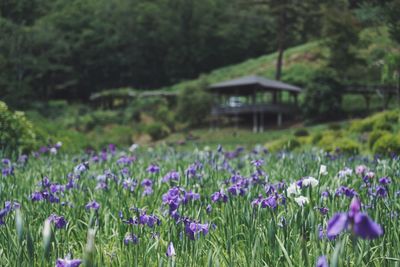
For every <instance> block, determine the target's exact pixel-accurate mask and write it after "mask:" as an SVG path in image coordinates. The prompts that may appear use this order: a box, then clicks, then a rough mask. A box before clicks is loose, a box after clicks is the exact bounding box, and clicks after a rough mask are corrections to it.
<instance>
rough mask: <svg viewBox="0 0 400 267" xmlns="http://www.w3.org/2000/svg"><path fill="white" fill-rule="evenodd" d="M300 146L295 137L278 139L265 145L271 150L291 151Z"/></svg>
mask: <svg viewBox="0 0 400 267" xmlns="http://www.w3.org/2000/svg"><path fill="white" fill-rule="evenodd" d="M300 146H301V144H300V142H299V141H298V140H297V139H296V138H289V139H286V138H285V139H279V140H276V141H273V142H271V143H267V144H266V145H265V147H266V148H267V149H268V150H269V151H271V152H278V151H292V150H294V149H295V148H298V147H300Z"/></svg>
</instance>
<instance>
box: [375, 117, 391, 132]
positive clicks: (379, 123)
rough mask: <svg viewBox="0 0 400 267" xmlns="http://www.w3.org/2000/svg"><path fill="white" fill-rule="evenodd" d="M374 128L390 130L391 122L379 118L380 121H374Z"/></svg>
mask: <svg viewBox="0 0 400 267" xmlns="http://www.w3.org/2000/svg"><path fill="white" fill-rule="evenodd" d="M373 129H374V130H385V131H389V132H390V131H392V130H393V127H392V124H391V123H390V122H387V121H385V120H381V121H376V122H375V123H374V128H373Z"/></svg>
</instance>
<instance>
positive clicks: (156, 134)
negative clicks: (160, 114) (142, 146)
mask: <svg viewBox="0 0 400 267" xmlns="http://www.w3.org/2000/svg"><path fill="white" fill-rule="evenodd" d="M143 131H144V132H145V133H147V134H149V135H150V136H151V138H152V139H153V140H159V139H162V138H164V137H166V136H168V135H169V134H170V129H169V128H168V126H166V125H165V124H163V123H161V122H153V123H151V124H148V125H145V126H144V127H143Z"/></svg>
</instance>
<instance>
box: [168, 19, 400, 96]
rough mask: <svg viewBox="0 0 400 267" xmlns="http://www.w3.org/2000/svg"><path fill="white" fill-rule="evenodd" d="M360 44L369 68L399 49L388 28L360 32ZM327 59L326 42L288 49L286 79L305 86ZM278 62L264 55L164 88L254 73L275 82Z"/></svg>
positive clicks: (271, 56)
mask: <svg viewBox="0 0 400 267" xmlns="http://www.w3.org/2000/svg"><path fill="white" fill-rule="evenodd" d="M360 43H361V45H362V49H360V50H359V51H358V54H359V57H360V58H362V59H364V60H365V61H366V63H367V64H368V65H370V64H371V65H372V64H373V63H374V62H378V61H379V60H380V59H382V57H383V56H384V54H385V52H387V51H391V50H394V49H398V48H397V46H396V45H395V44H394V43H393V42H392V41H391V40H390V38H389V35H388V31H387V29H386V28H385V27H381V28H369V29H365V30H363V31H362V32H361V33H360ZM327 56H328V50H327V49H326V48H325V47H324V44H323V41H313V42H309V43H306V44H302V45H299V46H296V47H292V48H289V49H287V50H286V51H285V53H284V60H283V62H284V63H283V75H282V80H283V81H285V82H288V83H293V84H296V85H299V86H304V85H305V84H306V82H307V80H308V79H309V77H310V76H311V75H312V73H313V72H314V71H315V70H317V69H318V68H320V67H321V66H323V65H324V64H325V63H326V58H327ZM276 59H277V53H272V54H267V55H263V56H260V57H257V58H252V59H248V60H246V61H244V62H241V63H239V64H235V65H231V66H226V67H223V68H219V69H216V70H214V71H212V72H210V73H207V74H202V75H200V76H199V77H198V78H197V79H194V80H189V81H182V82H180V83H177V84H175V85H173V86H169V87H164V88H163V89H164V90H167V91H173V92H175V91H180V90H182V89H183V88H185V87H187V86H190V85H196V84H197V83H199V82H200V81H201V80H202V79H204V80H205V81H207V82H208V83H216V82H221V81H224V80H228V79H232V78H237V77H240V76H246V75H252V74H254V75H260V76H265V77H269V78H272V79H273V78H274V75H275V63H276Z"/></svg>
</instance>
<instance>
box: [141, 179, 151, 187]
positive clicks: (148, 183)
mask: <svg viewBox="0 0 400 267" xmlns="http://www.w3.org/2000/svg"><path fill="white" fill-rule="evenodd" d="M141 185H142V186H152V185H153V182H152V181H151V180H150V179H144V180H143V181H142V183H141Z"/></svg>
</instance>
